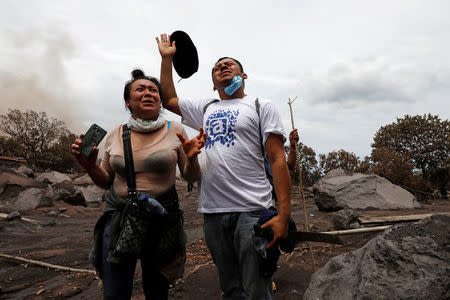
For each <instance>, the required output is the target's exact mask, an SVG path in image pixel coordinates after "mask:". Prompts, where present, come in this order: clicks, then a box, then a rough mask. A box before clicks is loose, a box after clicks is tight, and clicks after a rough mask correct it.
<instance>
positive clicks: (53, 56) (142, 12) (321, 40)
mask: <svg viewBox="0 0 450 300" xmlns="http://www.w3.org/2000/svg"><path fill="white" fill-rule="evenodd" d="M215 3H217V4H215ZM0 24H1V27H0V45H1V47H0V92H1V103H2V105H1V109H0V113H1V114H4V113H6V112H7V110H8V108H19V109H21V110H24V109H33V110H36V111H45V112H47V114H48V115H50V116H52V117H56V118H58V119H61V120H64V121H65V122H66V124H67V125H68V127H69V129H70V130H71V131H73V132H75V133H81V132H84V131H85V130H86V129H87V128H88V127H89V125H90V124H92V123H94V122H95V123H97V124H99V125H100V126H102V127H104V128H105V129H106V130H110V129H112V128H113V127H114V126H115V125H117V124H120V123H124V122H126V121H127V119H128V117H129V114H128V112H127V111H126V110H125V109H124V102H123V98H122V94H123V87H124V83H125V82H126V81H127V80H128V79H129V78H130V72H131V70H132V69H133V68H136V67H138V68H142V69H143V70H144V71H145V72H146V73H147V74H149V75H154V76H156V77H159V72H160V55H159V52H158V49H157V45H156V42H155V37H156V36H158V35H159V34H160V33H164V32H166V33H171V32H173V31H175V30H183V31H185V32H187V33H188V34H189V35H190V36H191V38H192V40H193V41H194V43H195V45H196V46H197V51H198V53H199V60H200V67H199V71H198V72H197V73H196V74H194V75H193V76H192V77H190V78H189V79H186V80H181V81H180V82H178V80H179V77H178V76H177V75H176V73H174V77H175V78H174V79H175V80H176V84H175V85H176V88H177V92H178V95H179V96H185V97H196V98H204V97H217V95H216V94H215V93H214V92H213V89H212V83H211V79H210V70H211V67H212V65H213V64H214V62H215V61H216V60H217V58H219V57H222V56H232V57H236V58H237V59H239V60H240V61H241V62H242V64H243V66H244V69H245V72H246V73H247V75H248V80H247V81H246V92H247V94H249V95H255V96H259V97H265V98H269V99H271V100H272V101H273V102H274V103H275V104H276V105H277V107H278V109H279V111H280V113H281V115H282V117H283V119H284V125H285V130H286V131H287V132H289V131H290V130H291V119H290V114H289V107H288V105H287V102H288V98H291V99H293V98H295V97H298V99H297V100H296V101H295V102H294V105H293V109H294V122H295V126H296V127H297V128H298V129H299V132H300V136H301V141H302V142H303V143H304V144H306V145H308V146H310V147H312V148H313V149H314V150H315V151H316V153H317V154H319V153H328V152H330V151H333V150H339V149H345V150H347V151H350V152H354V153H356V154H357V155H358V156H360V157H361V158H362V157H363V156H365V155H368V154H370V151H371V147H370V144H371V142H372V139H373V137H374V135H375V132H376V131H377V130H378V129H379V128H380V127H381V126H383V125H387V124H390V123H392V122H395V121H396V118H401V117H403V116H404V115H405V114H409V115H416V114H421V115H422V114H426V113H431V114H437V115H439V116H440V117H441V119H450V1H429V0H428V1H412V0H409V1H395V0H390V1H362V0H358V1H345V0H341V1H301V0H296V1H284V0H281V1H261V0H259V1H242V0H241V1H234V0H229V1H220V4H219V1H211V0H209V1H150V0H148V1H132V0H130V1H111V0H109V1H95V0H90V1H73V0H71V1H64V0H54V1H44V0H39V1H31V0H29V1H21V0H12V1H9V0H2V1H0ZM166 115H167V118H168V119H173V120H179V117H178V116H175V115H173V114H171V113H167V114H166ZM188 133H189V134H190V135H191V136H192V135H193V134H194V133H195V131H188Z"/></svg>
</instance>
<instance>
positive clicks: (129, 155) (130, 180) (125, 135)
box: [122, 124, 137, 200]
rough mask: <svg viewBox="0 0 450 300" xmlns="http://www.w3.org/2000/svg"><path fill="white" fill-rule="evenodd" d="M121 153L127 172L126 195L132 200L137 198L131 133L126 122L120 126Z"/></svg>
mask: <svg viewBox="0 0 450 300" xmlns="http://www.w3.org/2000/svg"><path fill="white" fill-rule="evenodd" d="M122 140H123V154H124V158H125V169H126V174H127V185H128V196H129V198H130V199H132V200H134V199H136V198H137V191H136V173H135V172H134V163H133V152H132V151H131V135H130V129H129V128H128V125H127V124H124V125H123V126H122Z"/></svg>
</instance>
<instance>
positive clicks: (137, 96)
mask: <svg viewBox="0 0 450 300" xmlns="http://www.w3.org/2000/svg"><path fill="white" fill-rule="evenodd" d="M127 107H128V108H129V109H130V110H131V112H132V114H133V117H134V118H135V119H137V118H139V119H143V120H156V119H157V118H158V114H159V110H160V108H161V98H160V96H159V91H158V87H157V86H156V85H155V84H154V83H153V82H151V81H150V80H147V79H138V80H136V81H135V82H133V83H132V84H131V88H130V99H129V100H128V101H127Z"/></svg>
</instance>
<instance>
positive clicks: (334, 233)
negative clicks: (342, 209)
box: [321, 225, 392, 235]
mask: <svg viewBox="0 0 450 300" xmlns="http://www.w3.org/2000/svg"><path fill="white" fill-rule="evenodd" d="M391 226H392V225H386V226H376V227H366V228H356V229H346V230H336V231H325V232H321V233H326V234H333V235H344V234H353V233H361V232H371V231H383V230H386V229H388V228H389V227H391Z"/></svg>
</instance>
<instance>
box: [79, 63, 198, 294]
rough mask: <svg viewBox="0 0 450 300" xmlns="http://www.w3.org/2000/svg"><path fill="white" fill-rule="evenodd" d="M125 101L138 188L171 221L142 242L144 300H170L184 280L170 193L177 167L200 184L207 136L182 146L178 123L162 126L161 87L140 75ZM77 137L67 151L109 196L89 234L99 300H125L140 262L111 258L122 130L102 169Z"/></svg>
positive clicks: (121, 201)
mask: <svg viewBox="0 0 450 300" xmlns="http://www.w3.org/2000/svg"><path fill="white" fill-rule="evenodd" d="M124 99H125V105H126V107H127V108H128V109H129V111H130V112H131V117H130V120H129V121H128V124H127V125H128V128H130V131H131V145H132V153H133V161H134V169H135V173H136V188H137V190H138V191H140V192H145V193H146V194H148V195H152V196H154V197H155V198H156V199H157V200H158V201H159V202H160V203H161V204H162V206H163V207H164V208H165V209H166V210H167V211H168V215H164V217H162V216H160V218H156V219H155V223H152V226H151V228H150V229H149V231H150V232H149V234H147V236H148V238H146V239H145V244H146V245H147V247H146V248H145V249H146V250H145V254H144V257H142V258H141V266H142V283H143V287H144V293H145V297H146V298H147V299H167V297H168V289H169V284H170V283H173V282H174V281H175V279H177V278H179V277H181V275H182V273H183V270H184V262H185V259H186V255H185V244H186V237H185V233H184V231H183V227H182V226H183V219H182V212H181V211H180V209H179V206H178V196H177V193H176V190H175V173H176V165H177V164H178V167H179V169H180V172H181V174H182V176H183V177H184V178H185V179H186V180H188V181H189V182H193V181H197V180H198V179H199V177H200V167H199V164H198V162H197V155H198V154H199V153H200V149H201V148H202V147H203V146H204V142H205V138H206V134H205V133H204V132H203V129H202V128H200V134H199V135H197V136H196V137H195V138H193V139H191V140H187V138H186V133H185V131H184V129H183V127H182V126H181V125H180V124H179V123H177V122H171V121H166V120H165V119H164V116H162V114H161V86H160V84H159V82H158V80H157V79H155V78H153V77H150V76H145V74H144V72H142V71H141V70H134V71H133V72H132V79H131V80H130V81H128V82H127V83H126V85H125V89H124ZM180 132H181V133H180ZM81 138H82V136H81V137H80V139H77V140H75V143H74V144H72V153H73V155H74V156H75V158H76V159H77V161H78V162H79V163H80V165H81V166H83V167H84V168H85V169H86V171H87V172H88V174H89V175H90V177H91V178H92V180H93V181H94V183H95V184H96V185H98V186H99V187H101V188H104V189H110V191H109V193H108V196H107V199H106V206H105V209H104V212H103V215H102V216H101V217H100V219H99V221H98V222H97V224H96V226H95V229H94V247H93V249H92V251H91V255H90V260H91V262H92V263H93V264H94V265H95V267H96V268H97V270H98V272H99V274H100V277H101V278H102V280H103V289H104V299H107V298H108V299H130V298H131V293H132V288H133V274H134V270H135V267H136V261H137V259H136V258H134V257H132V258H130V257H116V256H114V253H113V252H112V251H111V249H112V248H113V247H114V246H113V244H114V241H115V240H117V236H118V233H119V232H120V229H121V228H120V224H121V222H120V220H121V217H122V214H123V210H124V207H125V205H126V203H127V201H128V199H127V196H128V193H127V179H126V172H125V162H124V152H123V142H122V125H119V126H117V127H115V128H114V129H113V130H111V132H109V133H108V135H107V137H106V144H105V154H104V158H103V160H102V162H101V165H98V164H97V163H96V161H97V155H98V148H96V147H94V149H93V151H92V154H91V155H90V156H89V157H85V156H83V155H81V154H80V152H79V150H80V144H81ZM152 222H153V218H152ZM111 241H112V242H111Z"/></svg>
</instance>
